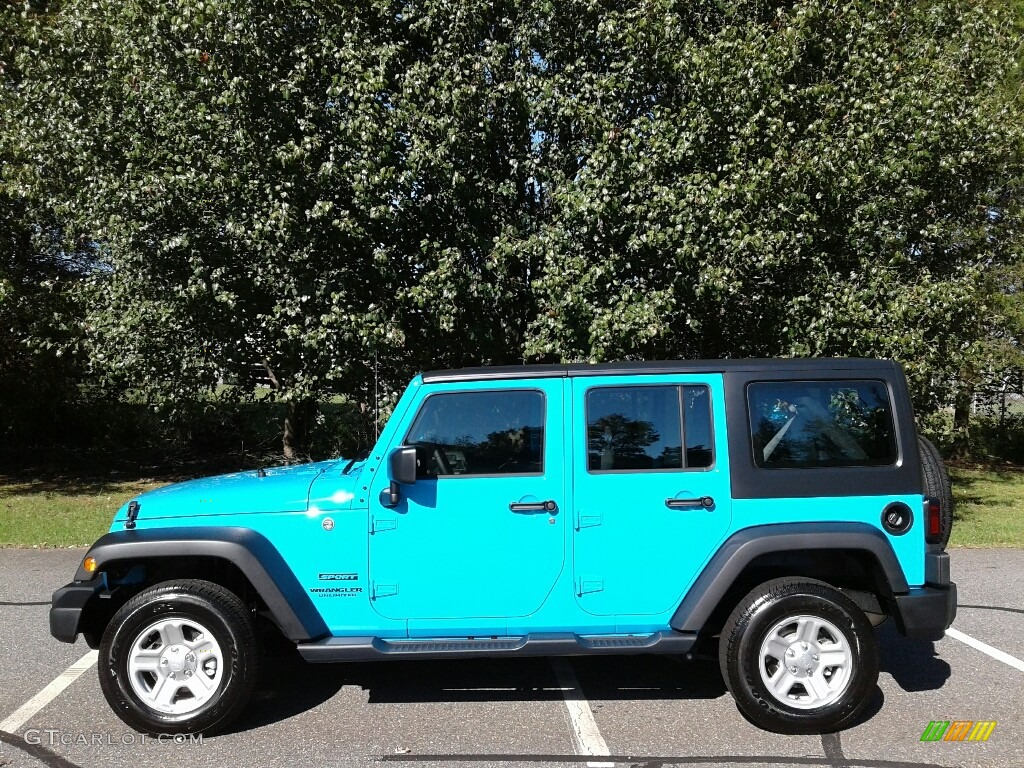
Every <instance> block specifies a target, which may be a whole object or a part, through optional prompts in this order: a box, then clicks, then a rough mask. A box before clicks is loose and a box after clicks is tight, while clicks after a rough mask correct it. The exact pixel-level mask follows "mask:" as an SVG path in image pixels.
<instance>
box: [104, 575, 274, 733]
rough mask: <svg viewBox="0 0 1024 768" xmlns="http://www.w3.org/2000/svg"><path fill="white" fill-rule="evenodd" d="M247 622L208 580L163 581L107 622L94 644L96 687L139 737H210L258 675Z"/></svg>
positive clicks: (237, 605) (239, 607)
mask: <svg viewBox="0 0 1024 768" xmlns="http://www.w3.org/2000/svg"><path fill="white" fill-rule="evenodd" d="M258 652H259V646H258V644H257V641H256V635H255V631H254V627H253V621H252V617H251V616H250V614H249V612H248V611H247V610H246V608H245V605H244V604H243V603H242V601H241V600H239V599H238V597H237V596H236V595H234V594H233V593H231V592H229V591H228V590H226V589H224V588H223V587H221V586H219V585H217V584H213V583H211V582H208V581H199V580H183V581H173V582H165V583H163V584H158V585H156V586H155V587H152V588H150V589H147V590H145V591H144V592H140V593H139V594H138V595H136V596H135V597H133V598H132V599H131V600H129V601H128V602H127V603H125V604H124V606H122V608H121V609H120V610H119V611H118V612H117V613H116V614H115V615H114V617H113V619H111V621H110V623H109V624H108V625H107V629H106V631H105V632H104V633H103V640H102V642H101V643H100V658H99V677H100V687H101V688H102V690H103V695H104V696H105V697H106V699H107V702H108V703H109V704H110V706H111V707H112V708H113V710H114V712H116V713H117V715H118V716H119V717H120V718H121V719H122V720H124V722H126V723H127V724H128V725H130V726H131V727H132V728H135V729H137V730H140V731H144V732H147V733H158V734H159V733H173V734H178V733H210V732H212V731H215V730H218V729H222V728H224V727H225V726H226V725H227V724H228V723H229V722H230V721H231V720H233V719H234V718H235V717H236V716H237V715H238V713H239V712H240V711H241V710H242V708H243V707H244V706H245V703H246V701H247V699H248V698H249V696H250V694H251V693H252V690H253V686H254V683H255V679H256V673H257V668H258Z"/></svg>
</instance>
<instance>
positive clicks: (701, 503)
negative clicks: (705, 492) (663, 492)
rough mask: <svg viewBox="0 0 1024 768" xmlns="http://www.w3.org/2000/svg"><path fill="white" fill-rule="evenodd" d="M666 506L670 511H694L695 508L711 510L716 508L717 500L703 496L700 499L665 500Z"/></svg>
mask: <svg viewBox="0 0 1024 768" xmlns="http://www.w3.org/2000/svg"><path fill="white" fill-rule="evenodd" d="M665 506H666V507H668V508H669V509H694V508H695V507H703V508H704V509H711V508H712V507H713V506H715V500H714V499H713V498H711V497H710V496H701V497H700V498H698V499H665Z"/></svg>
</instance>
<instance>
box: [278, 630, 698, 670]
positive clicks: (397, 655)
mask: <svg viewBox="0 0 1024 768" xmlns="http://www.w3.org/2000/svg"><path fill="white" fill-rule="evenodd" d="M696 640H697V636H696V634H683V633H680V632H673V631H662V632H655V633H654V634H652V635H647V636H635V635H612V636H608V637H590V636H587V637H583V636H580V635H576V634H573V633H571V632H540V633H532V634H529V635H523V636H521V637H501V638H490V639H479V640H478V639H475V638H467V639H446V640H445V639H442V640H407V639H402V640H385V639H382V638H379V637H328V638H325V639H323V640H317V641H315V642H312V643H300V644H299V646H298V649H299V653H301V654H302V658H304V659H305V660H306V661H310V662H313V663H326V662H333V661H382V660H385V659H451V658H465V657H474V656H479V657H488V656H584V655H589V654H631V653H688V652H689V651H690V649H691V648H693V645H694V643H695V642H696Z"/></svg>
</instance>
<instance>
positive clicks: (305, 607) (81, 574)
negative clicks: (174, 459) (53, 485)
mask: <svg viewBox="0 0 1024 768" xmlns="http://www.w3.org/2000/svg"><path fill="white" fill-rule="evenodd" d="M86 556H87V557H92V558H95V559H96V564H97V565H96V569H95V571H94V573H89V572H87V571H86V570H85V569H84V567H82V566H79V568H78V572H77V573H76V574H75V581H76V582H89V581H91V580H92V579H93V578H95V576H96V575H97V574H99V573H101V572H103V571H104V570H105V569H106V568H107V567H108V566H109V565H110V564H113V563H116V562H124V563H130V562H132V561H133V560H149V559H153V558H173V557H212V558H217V559H220V560H226V561H228V562H230V563H231V564H233V565H234V566H235V567H236V568H238V570H239V571H241V572H242V574H243V575H244V576H245V577H246V578H247V579H248V580H249V583H250V584H252V586H253V588H254V589H255V590H256V592H257V593H258V594H259V596H260V598H261V599H262V600H263V602H264V603H266V605H267V608H268V609H269V611H270V613H271V615H272V616H273V618H274V621H275V622H277V625H278V626H279V627H280V628H281V631H282V632H283V633H284V635H285V637H287V638H288V639H289V640H293V641H295V642H304V641H309V640H315V639H317V638H320V637H323V636H325V635H327V634H329V632H328V628H327V624H326V623H325V622H324V620H323V617H322V616H321V615H320V612H319V611H317V609H316V606H314V605H313V601H312V600H311V599H310V597H309V595H308V594H306V591H305V590H304V589H303V588H302V585H301V584H300V583H299V580H298V579H297V578H296V577H295V573H294V572H293V571H292V569H291V568H290V567H289V566H288V564H287V563H286V562H285V559H284V558H283V557H282V556H281V553H280V552H278V551H277V548H276V547H275V546H274V545H273V544H271V543H270V541H269V540H268V539H267V538H266V537H265V536H264V535H263V534H261V533H258V532H257V531H254V530H251V529H249V528H235V527H229V526H193V527H187V528H171V529H168V528H164V529H143V530H134V531H115V532H114V533H108V534H106V535H105V536H102V537H100V538H99V539H98V540H97V541H96V543H95V544H93V545H92V547H91V548H90V549H89V552H88V554H87V555H86ZM197 577H199V578H201V575H199V574H197Z"/></svg>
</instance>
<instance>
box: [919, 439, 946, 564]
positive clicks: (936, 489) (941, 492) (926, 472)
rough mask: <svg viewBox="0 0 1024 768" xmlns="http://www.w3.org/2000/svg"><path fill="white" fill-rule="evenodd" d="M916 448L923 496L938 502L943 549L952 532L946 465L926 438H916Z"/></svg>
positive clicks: (937, 450)
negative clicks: (919, 461)
mask: <svg viewBox="0 0 1024 768" xmlns="http://www.w3.org/2000/svg"><path fill="white" fill-rule="evenodd" d="M917 447H918V451H919V452H920V454H921V474H922V475H923V476H924V495H925V496H931V497H932V498H933V499H938V500H939V520H940V523H941V527H940V533H939V539H938V543H939V544H940V545H941V546H942V548H943V549H945V548H946V544H948V543H949V534H950V533H951V532H952V531H953V485H952V483H950V482H949V473H948V472H947V471H946V465H945V463H944V462H943V461H942V456H941V455H939V449H938V448H936V447H935V445H934V443H932V441H931V440H929V439H928V438H926V437H918V438H917Z"/></svg>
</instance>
